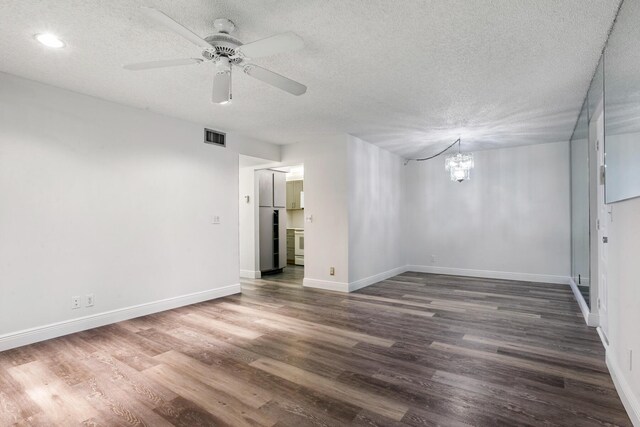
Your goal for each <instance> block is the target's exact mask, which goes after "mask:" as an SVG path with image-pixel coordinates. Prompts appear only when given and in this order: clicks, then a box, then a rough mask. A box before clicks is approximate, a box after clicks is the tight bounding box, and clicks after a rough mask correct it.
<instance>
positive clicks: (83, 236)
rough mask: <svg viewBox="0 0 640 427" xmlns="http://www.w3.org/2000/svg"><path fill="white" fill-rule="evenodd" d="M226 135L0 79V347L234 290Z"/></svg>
mask: <svg viewBox="0 0 640 427" xmlns="http://www.w3.org/2000/svg"><path fill="white" fill-rule="evenodd" d="M214 128H215V127H214ZM236 138H237V136H236V135H234V134H229V135H228V147H227V148H220V147H215V146H211V145H206V144H204V143H203V126H202V125H199V124H194V123H189V122H185V121H182V120H177V119H173V118H170V117H166V116H160V115H156V114H152V113H149V112H145V111H142V110H138V109H133V108H129V107H125V106H121V105H118V104H114V103H110V102H106V101H102V100H99V99H97V98H93V97H89V96H84V95H80V94H77V93H74V92H70V91H66V90H62V89H58V88H54V87H51V86H47V85H42V84H39V83H36V82H33V81H29V80H24V79H21V78H18V77H15V76H11V75H7V74H1V73H0V201H1V202H0V280H1V283H0V293H1V294H0V350H1V349H2V348H8V347H10V346H13V345H16V344H20V343H22V344H24V343H26V342H30V341H34V340H38V339H43V338H47V337H48V336H53V335H56V334H60V333H65V332H71V331H73V330H74V329H78V328H82V327H90V326H96V325H97V324H101V323H109V321H114V320H118V319H121V318H126V317H131V316H133V315H140V314H142V313H143V312H151V311H155V310H161V309H166V308H169V307H171V306H177V305H182V304H186V303H190V302H195V301H197V300H204V299H210V298H212V297H215V296H219V295H224V294H229V293H234V292H238V291H239V285H238V282H239V280H238V153H237V152H236V151H235V150H236V149H237V144H236V142H235V140H236ZM251 145H253V146H255V144H253V143H251ZM214 215H218V216H220V218H221V224H219V225H213V224H212V219H213V216H214ZM88 293H93V294H94V295H95V306H94V307H91V308H85V307H83V308H81V309H78V310H71V297H72V296H73V295H80V296H84V295H86V294H88ZM158 301H162V303H158V304H153V303H154V302H158ZM132 307H133V308H132ZM101 314H102V315H101ZM84 316H94V317H90V318H85V319H81V320H80V321H77V322H74V321H73V319H78V318H82V317H84ZM44 325H50V328H48V329H46V330H42V329H38V328H40V327H42V326H44ZM51 325H53V326H51ZM31 328H36V330H35V331H26V332H25V330H28V329H31ZM19 331H22V333H18V332H19Z"/></svg>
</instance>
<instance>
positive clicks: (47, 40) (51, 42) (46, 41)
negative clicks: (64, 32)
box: [33, 33, 66, 49]
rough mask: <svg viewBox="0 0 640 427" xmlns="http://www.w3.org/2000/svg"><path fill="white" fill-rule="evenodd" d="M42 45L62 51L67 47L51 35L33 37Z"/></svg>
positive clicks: (42, 34)
mask: <svg viewBox="0 0 640 427" xmlns="http://www.w3.org/2000/svg"><path fill="white" fill-rule="evenodd" d="M33 37H34V38H35V39H36V40H38V41H39V42H40V43H41V44H43V45H45V46H47V47H50V48H52V49H61V48H63V47H65V46H66V44H65V42H63V41H62V40H60V39H59V38H58V36H56V35H55V34H51V33H39V34H36V35H34V36H33Z"/></svg>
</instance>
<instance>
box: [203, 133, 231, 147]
mask: <svg viewBox="0 0 640 427" xmlns="http://www.w3.org/2000/svg"><path fill="white" fill-rule="evenodd" d="M226 137H227V135H226V134H225V133H222V132H217V131H215V130H211V129H207V128H205V129H204V142H205V143H207V144H212V145H219V146H221V147H226V146H227V141H226Z"/></svg>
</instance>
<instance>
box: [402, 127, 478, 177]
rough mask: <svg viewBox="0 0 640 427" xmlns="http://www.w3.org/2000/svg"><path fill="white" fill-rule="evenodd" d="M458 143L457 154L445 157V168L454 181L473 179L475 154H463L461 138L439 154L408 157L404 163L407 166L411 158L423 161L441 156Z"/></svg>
mask: <svg viewBox="0 0 640 427" xmlns="http://www.w3.org/2000/svg"><path fill="white" fill-rule="evenodd" d="M456 144H458V152H457V153H456V154H450V155H448V156H447V157H446V158H445V161H444V168H445V170H446V171H448V172H449V176H450V177H451V180H452V181H458V182H462V181H466V180H469V179H471V169H473V154H472V153H464V154H463V153H461V152H460V138H458V139H456V140H455V141H454V142H453V143H452V144H451V145H449V146H448V147H447V148H445V149H444V150H442V151H440V152H439V153H437V154H434V155H433V156H430V157H425V158H422V159H407V160H406V161H405V162H404V164H405V166H406V165H407V163H409V162H410V161H411V160H415V161H417V162H422V161H424V160H431V159H434V158H436V157H438V156H440V155H441V154H444V153H445V152H446V151H448V150H449V149H450V148H451V147H453V146H454V145H456Z"/></svg>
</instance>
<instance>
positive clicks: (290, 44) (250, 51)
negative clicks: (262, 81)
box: [236, 32, 304, 58]
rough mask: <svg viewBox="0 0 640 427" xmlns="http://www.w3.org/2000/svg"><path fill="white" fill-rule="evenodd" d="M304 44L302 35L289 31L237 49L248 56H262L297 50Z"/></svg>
mask: <svg viewBox="0 0 640 427" xmlns="http://www.w3.org/2000/svg"><path fill="white" fill-rule="evenodd" d="M302 46H304V40H302V37H300V36H299V35H297V34H296V33H293V32H288V33H282V34H278V35H277V36H272V37H267V38H266V39H262V40H258V41H255V42H251V43H247V44H243V45H242V46H240V47H238V48H237V49H236V52H237V53H240V54H241V55H243V56H245V57H248V58H260V57H262V56H269V55H275V54H276V53H282V52H289V51H292V50H297V49H300V48H301V47H302Z"/></svg>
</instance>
